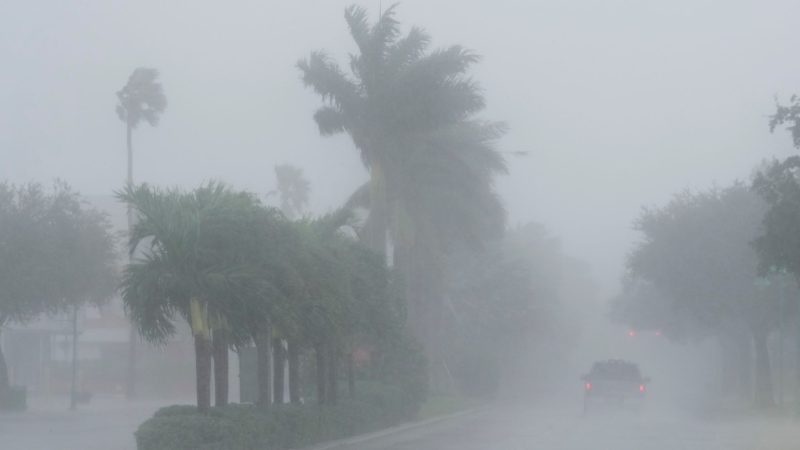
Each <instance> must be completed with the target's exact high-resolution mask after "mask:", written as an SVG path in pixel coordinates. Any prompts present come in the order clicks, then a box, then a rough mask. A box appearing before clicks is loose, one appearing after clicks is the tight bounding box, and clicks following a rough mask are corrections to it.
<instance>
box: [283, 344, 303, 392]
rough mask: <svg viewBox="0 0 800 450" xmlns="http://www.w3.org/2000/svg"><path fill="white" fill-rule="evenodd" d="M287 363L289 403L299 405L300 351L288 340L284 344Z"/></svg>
mask: <svg viewBox="0 0 800 450" xmlns="http://www.w3.org/2000/svg"><path fill="white" fill-rule="evenodd" d="M286 346H287V347H288V348H287V353H288V360H289V361H288V363H289V401H290V402H292V404H293V405H299V404H300V351H299V349H298V348H297V344H296V343H294V342H293V341H291V340H289V341H287V343H286Z"/></svg>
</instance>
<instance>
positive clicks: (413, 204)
mask: <svg viewBox="0 0 800 450" xmlns="http://www.w3.org/2000/svg"><path fill="white" fill-rule="evenodd" d="M345 19H346V21H347V24H348V26H349V29H350V34H351V36H352V38H353V40H354V41H355V43H356V45H357V47H358V50H359V53H358V54H356V55H351V58H350V69H351V73H349V74H348V73H345V72H344V71H343V70H342V69H341V68H340V67H339V65H337V64H336V63H335V62H334V61H333V60H331V58H329V57H328V56H327V55H326V54H325V53H324V52H321V51H317V52H313V53H312V54H311V55H310V56H309V57H308V58H307V59H305V60H302V61H300V62H299V63H298V68H299V69H300V71H301V72H302V80H303V82H304V83H305V84H306V86H310V87H311V88H313V90H314V91H315V92H316V93H317V94H319V95H320V97H322V100H323V102H324V105H323V106H322V107H321V108H319V109H318V110H317V111H316V113H315V114H314V119H315V121H316V123H317V125H318V127H319V131H320V133H321V134H322V135H324V136H328V135H334V134H338V133H347V134H348V135H349V136H350V137H351V139H352V141H353V143H354V145H355V147H356V148H357V149H358V151H359V153H360V156H361V160H362V162H363V163H364V166H365V167H366V168H367V170H368V171H369V175H370V178H369V182H368V183H367V184H366V185H365V186H363V187H362V188H360V189H359V191H357V192H356V193H355V194H354V196H353V199H352V201H351V204H358V203H361V204H363V205H364V206H367V207H368V208H369V216H368V219H367V221H366V224H365V227H364V233H363V237H364V239H365V241H366V242H367V243H368V245H369V246H370V247H371V248H372V249H373V250H375V251H378V252H381V253H383V252H385V249H386V245H387V238H388V239H390V242H391V244H392V245H393V246H394V264H395V265H397V266H398V267H400V268H401V269H402V271H403V272H404V273H405V277H406V279H407V286H408V290H407V293H406V295H407V298H408V300H409V309H410V311H409V312H410V319H411V320H410V322H411V326H412V329H413V330H414V332H415V334H416V335H417V338H418V339H420V340H422V341H423V342H424V343H426V347H427V349H428V350H431V348H430V347H431V344H435V341H436V340H437V336H435V332H436V330H437V329H439V328H440V327H439V326H438V325H437V320H438V319H437V316H438V315H439V314H440V313H441V296H442V289H443V287H442V283H441V280H442V279H443V276H442V274H441V272H442V270H443V255H444V254H445V253H447V252H448V251H449V250H450V249H452V248H453V247H454V246H458V245H465V244H466V245H472V244H476V243H480V242H481V241H482V240H484V239H485V238H487V237H488V236H491V235H497V234H500V233H501V232H502V229H503V228H504V221H505V214H504V211H503V207H502V204H501V202H500V200H499V198H498V196H497V195H496V193H495V191H494V186H493V183H494V179H495V177H496V176H497V175H498V174H502V173H504V172H505V171H506V166H505V161H504V159H503V157H502V156H501V155H500V154H499V152H497V151H496V150H495V148H494V146H495V142H496V140H497V139H498V138H499V137H501V136H502V135H503V133H504V129H505V127H504V125H503V124H501V123H495V122H486V121H482V120H479V119H478V118H477V117H476V114H477V113H479V112H480V111H482V110H483V109H484V107H485V101H484V98H483V95H482V93H481V91H480V88H479V86H478V85H477V84H476V83H475V82H474V81H473V80H472V79H471V78H470V77H469V75H468V71H469V69H470V68H471V67H472V66H473V64H475V63H476V62H478V60H479V57H478V56H477V55H476V54H475V53H473V52H471V51H469V50H466V49H464V48H462V47H461V46H458V45H454V46H451V47H447V48H444V49H438V50H433V51H429V45H430V42H431V38H430V36H429V35H428V34H427V33H425V32H424V31H423V30H421V29H419V28H416V27H414V28H411V30H410V31H409V32H408V33H407V34H406V35H404V36H403V35H401V33H400V28H399V23H398V22H397V20H396V19H395V7H394V6H393V7H391V8H389V9H388V10H386V11H385V12H384V13H383V14H382V15H381V16H380V18H379V20H378V21H377V23H375V24H374V25H370V24H369V23H368V20H367V13H366V10H365V9H363V8H360V7H356V6H351V7H349V8H347V9H346V10H345ZM429 357H434V358H435V356H434V355H431V354H430V352H429Z"/></svg>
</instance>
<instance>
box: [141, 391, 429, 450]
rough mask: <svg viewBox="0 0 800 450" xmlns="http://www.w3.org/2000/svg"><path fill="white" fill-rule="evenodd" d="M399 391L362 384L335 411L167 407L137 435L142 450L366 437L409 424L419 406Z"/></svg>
mask: <svg viewBox="0 0 800 450" xmlns="http://www.w3.org/2000/svg"><path fill="white" fill-rule="evenodd" d="M409 398H410V397H409V396H408V395H406V393H405V392H404V391H403V390H402V389H400V388H398V387H393V386H387V385H381V384H368V383H365V384H364V385H363V389H362V390H361V394H360V395H359V396H358V398H356V399H342V400H341V401H340V402H339V404H337V405H332V406H328V405H326V406H321V407H319V406H316V405H281V406H275V407H273V408H272V409H270V410H269V411H264V410H261V409H259V408H257V407H255V406H252V405H228V406H227V407H225V408H212V409H211V410H209V413H208V414H199V413H198V412H197V408H195V407H193V406H170V407H167V408H163V409H161V410H159V411H157V412H156V413H155V415H154V416H153V417H152V418H151V419H149V420H147V421H146V422H144V423H143V424H142V425H141V426H140V427H139V429H138V430H137V431H136V442H137V448H138V449H139V450H250V449H252V450H278V449H288V448H298V447H303V446H307V445H311V444H314V443H317V442H322V441H326V440H332V439H340V438H345V437H348V436H352V435H355V434H360V433H366V432H369V431H374V430H377V429H381V428H385V427H387V426H391V425H394V424H398V423H401V422H404V421H407V420H409V419H411V418H412V417H413V415H414V414H416V412H417V410H418V409H419V406H420V403H414V402H413V401H411V400H409Z"/></svg>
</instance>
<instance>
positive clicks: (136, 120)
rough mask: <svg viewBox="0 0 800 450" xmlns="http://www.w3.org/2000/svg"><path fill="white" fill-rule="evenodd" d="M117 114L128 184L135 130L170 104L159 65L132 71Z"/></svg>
mask: <svg viewBox="0 0 800 450" xmlns="http://www.w3.org/2000/svg"><path fill="white" fill-rule="evenodd" d="M117 99H118V103H117V108H116V110H117V116H118V117H119V119H120V120H121V121H123V122H125V131H126V135H125V136H126V144H127V150H128V168H127V177H126V181H125V182H126V184H128V185H132V184H133V142H132V134H133V130H134V129H135V128H136V127H137V126H139V124H140V123H141V122H142V121H145V122H147V123H148V124H150V126H152V127H155V126H157V125H158V119H159V117H160V116H161V113H163V112H164V109H166V107H167V97H166V96H165V95H164V90H163V88H162V87H161V83H159V82H158V71H157V70H156V69H152V68H147V67H139V68H137V69H135V70H134V71H133V73H131V75H130V77H129V78H128V82H127V83H126V84H125V86H123V88H122V89H120V90H119V91H117ZM132 221H133V216H132V214H131V210H130V208H128V231H129V232H130V230H131V228H133V223H132ZM136 340H137V336H136V330H135V328H134V327H131V333H130V337H129V340H128V342H129V348H128V376H127V382H126V395H127V396H128V398H132V397H133V396H134V395H135V394H136Z"/></svg>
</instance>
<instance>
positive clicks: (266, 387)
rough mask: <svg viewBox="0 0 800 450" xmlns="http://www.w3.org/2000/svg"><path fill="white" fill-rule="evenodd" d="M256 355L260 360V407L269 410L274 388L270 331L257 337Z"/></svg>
mask: <svg viewBox="0 0 800 450" xmlns="http://www.w3.org/2000/svg"><path fill="white" fill-rule="evenodd" d="M255 341H256V354H257V358H258V369H257V373H258V406H259V407H261V408H263V409H267V408H269V406H270V404H271V403H272V396H271V395H270V388H271V387H272V385H271V384H272V383H271V379H272V364H271V363H270V341H271V339H270V330H269V328H267V330H265V331H262V332H260V333H259V334H258V336H256V340H255Z"/></svg>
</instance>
